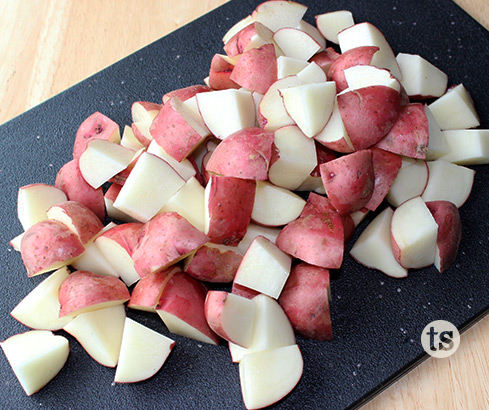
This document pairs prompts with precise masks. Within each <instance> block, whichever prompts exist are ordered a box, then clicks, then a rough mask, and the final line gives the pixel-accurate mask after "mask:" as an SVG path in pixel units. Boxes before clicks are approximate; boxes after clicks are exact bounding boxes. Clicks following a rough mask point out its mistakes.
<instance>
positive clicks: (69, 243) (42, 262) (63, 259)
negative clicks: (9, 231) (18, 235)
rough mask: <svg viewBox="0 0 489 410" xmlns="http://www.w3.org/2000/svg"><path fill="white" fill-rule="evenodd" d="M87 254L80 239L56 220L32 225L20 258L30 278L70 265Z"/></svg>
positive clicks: (24, 238) (27, 232)
mask: <svg viewBox="0 0 489 410" xmlns="http://www.w3.org/2000/svg"><path fill="white" fill-rule="evenodd" d="M83 252H85V247H84V246H83V244H82V243H81V241H80V238H79V237H78V235H77V234H75V233H73V232H72V231H71V230H70V228H68V227H67V226H66V225H65V224H63V223H61V222H59V221H54V220H45V221H41V222H38V223H36V224H34V225H32V226H31V227H30V228H29V229H28V230H27V231H26V232H25V234H24V236H23V237H22V241H21V243H20V254H21V257H22V261H23V262H24V265H25V268H26V269H27V275H28V276H29V277H30V276H35V275H39V274H41V273H45V272H49V271H52V270H55V269H59V268H61V267H63V266H66V265H69V264H70V263H71V262H73V261H74V260H75V259H76V258H77V257H78V256H80V255H81V254H82V253H83Z"/></svg>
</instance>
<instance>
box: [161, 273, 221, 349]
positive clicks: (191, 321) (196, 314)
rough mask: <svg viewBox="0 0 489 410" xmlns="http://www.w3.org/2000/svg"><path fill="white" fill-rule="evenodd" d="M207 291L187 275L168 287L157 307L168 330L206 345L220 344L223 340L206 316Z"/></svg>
mask: <svg viewBox="0 0 489 410" xmlns="http://www.w3.org/2000/svg"><path fill="white" fill-rule="evenodd" d="M206 295H207V288H206V287H205V286H204V284H203V283H202V282H200V281H198V280H196V279H193V278H191V277H190V276H188V275H186V274H185V273H183V272H177V273H175V274H174V275H173V276H172V277H171V278H170V279H169V280H168V281H167V283H166V285H165V287H164V289H163V292H162V294H161V296H160V300H159V301H158V305H157V306H156V312H157V313H158V315H159V316H160V317H161V319H162V320H163V322H164V323H165V325H166V326H167V327H168V330H169V331H170V332H172V333H176V334H179V335H182V336H186V337H189V338H191V339H195V340H199V341H201V342H204V343H210V344H215V345H217V344H219V341H220V338H219V336H218V335H216V334H215V333H214V331H213V330H212V329H211V328H210V327H209V325H208V323H207V320H206V318H205V314H204V304H205V298H206Z"/></svg>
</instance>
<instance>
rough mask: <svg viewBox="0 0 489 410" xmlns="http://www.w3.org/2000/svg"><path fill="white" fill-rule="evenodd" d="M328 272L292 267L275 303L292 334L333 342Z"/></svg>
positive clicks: (305, 266) (308, 267)
mask: <svg viewBox="0 0 489 410" xmlns="http://www.w3.org/2000/svg"><path fill="white" fill-rule="evenodd" d="M329 287H330V281H329V270H328V269H323V268H320V267H317V266H312V265H308V264H307V263H299V264H298V265H295V266H294V267H293V268H292V270H291V272H290V275H289V278H288V279H287V282H286V283H285V286H284V288H283V290H282V293H281V294H280V297H279V299H278V301H279V303H280V306H282V309H283V310H284V311H285V313H286V315H287V317H288V318H289V320H290V323H291V324H292V327H293V328H294V330H295V331H296V332H298V333H300V334H301V335H303V336H306V337H308V338H311V339H315V340H331V339H332V338H333V331H332V323H331V314H330V307H329Z"/></svg>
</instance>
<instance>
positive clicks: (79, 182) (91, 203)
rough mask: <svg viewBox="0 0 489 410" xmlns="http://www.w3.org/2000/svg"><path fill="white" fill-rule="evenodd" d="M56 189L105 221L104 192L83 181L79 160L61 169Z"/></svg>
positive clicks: (72, 161) (68, 163) (70, 162)
mask: <svg viewBox="0 0 489 410" xmlns="http://www.w3.org/2000/svg"><path fill="white" fill-rule="evenodd" d="M55 187H56V188H58V189H61V190H62V191H63V192H64V193H65V194H66V196H67V197H68V199H69V200H70V201H76V202H80V203H82V204H84V205H86V206H87V207H88V208H90V209H91V210H92V211H93V212H94V213H95V215H97V217H98V218H99V219H100V220H101V221H102V222H103V221H104V220H105V201H104V191H103V190H102V188H97V189H95V188H93V187H91V186H90V185H89V184H88V183H87V182H86V181H85V180H84V179H83V176H82V174H81V172H80V168H78V161H77V160H74V159H73V160H71V161H69V162H67V163H66V164H64V165H63V166H62V167H61V168H60V170H59V171H58V174H57V175H56V181H55Z"/></svg>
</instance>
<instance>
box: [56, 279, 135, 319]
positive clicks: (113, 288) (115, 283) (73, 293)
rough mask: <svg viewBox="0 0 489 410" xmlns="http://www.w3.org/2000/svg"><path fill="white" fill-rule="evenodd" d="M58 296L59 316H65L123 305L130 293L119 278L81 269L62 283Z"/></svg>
mask: <svg viewBox="0 0 489 410" xmlns="http://www.w3.org/2000/svg"><path fill="white" fill-rule="evenodd" d="M58 298H59V304H60V310H59V317H64V316H76V315H79V314H81V313H85V312H91V311H94V310H98V309H103V308H107V307H110V306H115V305H122V304H123V303H125V302H126V301H128V300H129V298H130V295H129V290H128V289H127V287H126V285H125V284H124V282H122V281H121V280H119V279H118V278H114V277H112V276H104V275H98V274H96V273H93V272H89V271H84V270H79V271H75V272H73V273H71V274H70V275H69V276H68V277H67V278H66V279H65V280H64V281H63V282H62V283H61V285H60V287H59V292H58Z"/></svg>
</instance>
